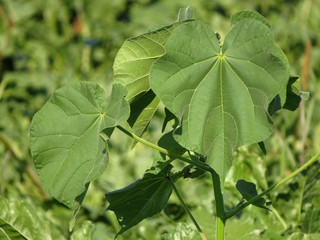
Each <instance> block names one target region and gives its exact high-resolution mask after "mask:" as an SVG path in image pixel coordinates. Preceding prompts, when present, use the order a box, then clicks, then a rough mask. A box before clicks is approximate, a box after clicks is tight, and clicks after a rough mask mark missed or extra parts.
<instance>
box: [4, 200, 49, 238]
mask: <svg viewBox="0 0 320 240" xmlns="http://www.w3.org/2000/svg"><path fill="white" fill-rule="evenodd" d="M0 239H1V240H25V239H27V240H38V239H46V240H51V239H52V237H51V232H50V228H49V226H48V225H47V224H46V222H45V221H44V219H42V216H40V215H39V214H38V212H37V210H36V208H35V207H34V206H33V205H31V204H29V203H28V202H27V201H17V200H13V199H10V200H9V199H6V198H4V197H1V198H0Z"/></svg>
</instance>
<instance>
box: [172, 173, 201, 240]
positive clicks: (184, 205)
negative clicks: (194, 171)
mask: <svg viewBox="0 0 320 240" xmlns="http://www.w3.org/2000/svg"><path fill="white" fill-rule="evenodd" d="M167 179H168V180H169V182H170V183H171V186H172V189H173V191H174V192H175V193H176V195H177V197H178V199H179V201H180V202H181V203H182V205H183V207H184V209H185V210H186V212H187V213H188V215H189V216H190V218H191V220H192V222H193V224H194V225H195V226H196V228H197V230H198V232H199V233H200V235H201V238H202V239H203V240H207V238H206V236H205V235H204V233H203V231H202V229H201V227H200V226H199V224H198V223H197V221H196V219H195V218H194V217H193V215H192V213H191V212H190V210H189V208H188V206H187V204H186V203H185V202H184V200H183V198H182V196H181V194H180V193H179V191H178V189H177V187H176V185H175V184H174V182H173V181H172V179H171V178H170V177H169V176H167Z"/></svg>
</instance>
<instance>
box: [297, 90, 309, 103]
mask: <svg viewBox="0 0 320 240" xmlns="http://www.w3.org/2000/svg"><path fill="white" fill-rule="evenodd" d="M299 94H300V97H301V99H302V100H305V101H307V100H309V98H310V92H300V93H299Z"/></svg>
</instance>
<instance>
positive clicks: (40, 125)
mask: <svg viewBox="0 0 320 240" xmlns="http://www.w3.org/2000/svg"><path fill="white" fill-rule="evenodd" d="M125 95H126V89H125V88H124V87H123V86H121V85H119V84H116V85H113V89H112V92H111V94H110V96H109V97H107V95H106V93H105V91H104V90H103V89H102V88H101V87H100V86H99V85H97V84H95V83H90V82H78V83H74V84H72V85H69V86H66V87H63V88H61V89H58V90H57V91H56V92H55V93H54V95H53V96H52V97H51V98H50V99H49V100H48V102H47V103H46V104H45V105H44V106H43V108H42V109H41V110H40V111H39V112H38V113H37V114H36V115H35V116H34V118H33V120H32V123H31V128H30V148H31V154H32V157H33V161H34V165H35V167H36V170H37V173H38V176H39V179H40V182H41V185H42V187H43V188H44V189H45V191H46V192H47V193H49V194H50V195H51V196H53V197H54V198H56V199H57V200H58V201H60V202H62V203H63V204H65V205H66V206H68V207H69V208H71V209H73V210H75V209H77V208H79V205H80V204H81V202H82V200H83V198H84V196H85V194H86V191H87V189H88V186H89V183H90V181H91V180H92V179H95V178H97V177H98V176H100V175H101V174H102V172H103V171H104V170H105V168H106V166H107V162H108V154H107V150H106V142H105V141H104V139H103V138H102V137H101V136H100V132H101V131H102V130H103V129H105V128H112V127H115V126H117V125H119V124H121V123H122V122H123V121H126V119H127V118H128V115H129V105H128V103H127V102H126V101H125V100H124V96H125Z"/></svg>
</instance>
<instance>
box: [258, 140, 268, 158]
mask: <svg viewBox="0 0 320 240" xmlns="http://www.w3.org/2000/svg"><path fill="white" fill-rule="evenodd" d="M258 144H259V147H260V149H261V151H262V152H263V154H264V155H267V150H266V146H265V145H264V142H258Z"/></svg>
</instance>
